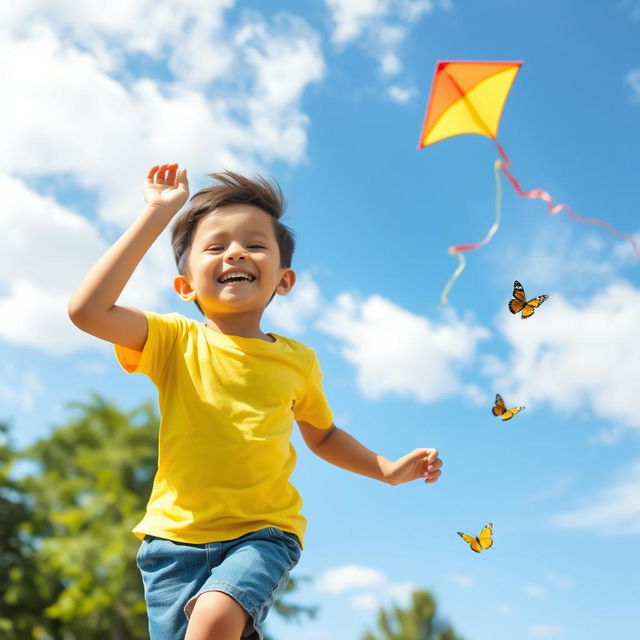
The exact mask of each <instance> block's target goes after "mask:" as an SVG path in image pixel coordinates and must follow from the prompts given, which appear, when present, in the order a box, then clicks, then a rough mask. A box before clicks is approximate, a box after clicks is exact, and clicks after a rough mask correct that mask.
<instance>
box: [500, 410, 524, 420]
mask: <svg viewBox="0 0 640 640" xmlns="http://www.w3.org/2000/svg"><path fill="white" fill-rule="evenodd" d="M523 409H524V407H511V409H506V410H505V411H504V413H503V414H502V415H501V416H500V417H501V418H502V419H503V420H511V418H513V416H515V415H516V413H520V412H521V411H522V410H523Z"/></svg>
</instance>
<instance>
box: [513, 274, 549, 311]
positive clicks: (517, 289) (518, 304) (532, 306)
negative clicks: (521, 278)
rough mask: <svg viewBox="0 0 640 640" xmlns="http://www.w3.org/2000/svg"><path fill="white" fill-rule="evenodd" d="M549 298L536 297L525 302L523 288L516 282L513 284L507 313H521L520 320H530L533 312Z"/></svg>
mask: <svg viewBox="0 0 640 640" xmlns="http://www.w3.org/2000/svg"><path fill="white" fill-rule="evenodd" d="M548 297H549V296H538V297H537V298H531V300H527V297H526V296H525V295H524V287H523V286H522V285H521V284H520V283H519V282H518V281H517V280H516V281H515V282H514V283H513V298H511V300H510V301H509V311H511V313H520V312H521V311H522V316H521V318H522V319H523V320H525V319H526V318H530V317H531V316H532V315H533V314H534V312H535V310H536V309H537V308H538V307H539V306H540V305H541V304H542V303H543V302H544V301H545V300H546V299H547V298H548Z"/></svg>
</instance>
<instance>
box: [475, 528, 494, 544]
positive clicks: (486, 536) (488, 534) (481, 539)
mask: <svg viewBox="0 0 640 640" xmlns="http://www.w3.org/2000/svg"><path fill="white" fill-rule="evenodd" d="M492 536H493V525H492V524H491V523H489V524H488V525H487V526H486V527H483V529H482V531H481V532H480V535H479V536H478V537H477V538H476V540H477V541H478V543H479V544H480V546H481V547H482V548H483V549H489V548H490V547H492V546H493V537H492Z"/></svg>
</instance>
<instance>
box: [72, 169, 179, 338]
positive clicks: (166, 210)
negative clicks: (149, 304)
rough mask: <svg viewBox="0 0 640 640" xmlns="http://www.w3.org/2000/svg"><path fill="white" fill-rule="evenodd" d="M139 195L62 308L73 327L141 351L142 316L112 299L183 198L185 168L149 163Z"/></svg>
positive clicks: (144, 326)
mask: <svg viewBox="0 0 640 640" xmlns="http://www.w3.org/2000/svg"><path fill="white" fill-rule="evenodd" d="M144 196H145V202H146V207H145V208H144V209H143V211H142V213H141V214H140V215H139V216H138V218H137V219H136V220H135V221H134V222H133V224H132V225H131V226H130V227H129V228H128V229H127V230H126V231H125V232H124V234H123V235H122V236H121V237H120V238H119V239H118V240H117V241H116V242H115V244H114V245H113V246H112V247H111V248H110V249H109V250H108V251H107V252H106V253H105V254H104V255H103V256H102V257H101V258H100V259H99V260H98V262H96V264H95V265H94V266H93V267H92V268H91V269H90V270H89V272H88V273H87V274H86V275H85V277H84V278H83V280H82V282H81V283H80V285H79V286H78V288H77V289H76V291H75V293H74V294H73V296H72V298H71V300H70V301H69V307H68V312H69V317H70V318H71V321H72V322H73V323H74V324H75V325H76V326H77V327H78V328H79V329H82V330H83V331H86V332H87V333H90V334H92V335H94V336H97V337H98V338H102V339H103V340H107V341H108V342H112V343H114V344H120V345H122V346H124V347H129V348H130V349H135V350H136V351H142V349H143V348H144V345H145V342H146V340H147V333H148V324H147V318H146V316H145V315H144V314H143V313H142V311H140V310H138V309H133V308H131V307H123V306H118V305H116V301H117V299H118V297H119V296H120V294H121V293H122V290H123V289H124V287H125V285H126V284H127V282H128V281H129V279H130V278H131V275H132V274H133V272H134V270H135V268H136V267H137V266H138V264H139V262H140V261H141V260H142V258H143V256H144V255H145V253H146V252H147V251H148V249H149V247H150V246H151V245H152V244H153V243H154V242H155V240H156V238H157V237H158V236H159V235H160V234H161V233H162V231H163V230H164V229H165V227H166V226H167V225H168V224H169V222H170V221H171V218H173V216H174V215H175V214H176V213H177V212H178V211H179V210H180V208H181V207H182V205H183V204H184V203H185V202H186V200H187V198H188V196H189V185H188V182H187V175H186V169H182V170H181V171H178V165H177V164H172V165H167V164H163V165H160V166H155V167H152V168H151V169H150V170H149V173H148V174H147V177H146V180H145V188H144Z"/></svg>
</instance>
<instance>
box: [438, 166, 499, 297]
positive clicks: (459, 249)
mask: <svg viewBox="0 0 640 640" xmlns="http://www.w3.org/2000/svg"><path fill="white" fill-rule="evenodd" d="M501 167H502V163H501V162H500V160H496V161H495V162H494V163H493V175H494V178H495V181H496V207H495V211H496V213H495V218H494V220H493V224H492V225H491V228H490V229H489V231H488V232H487V235H486V236H485V238H484V240H481V241H480V242H476V243H473V244H457V245H454V246H452V247H449V254H450V255H452V256H456V258H458V266H457V267H456V270H455V271H454V272H453V274H452V275H451V277H450V278H449V281H448V282H447V284H446V285H445V287H444V289H443V290H442V293H441V294H440V303H441V304H442V305H443V306H444V305H446V304H447V297H448V295H449V291H451V288H452V287H453V285H454V284H455V282H456V280H457V279H458V277H459V276H460V274H461V273H462V272H463V271H464V268H465V266H466V265H467V260H466V258H465V257H464V253H463V252H464V251H473V250H474V249H479V248H480V247H483V246H484V245H485V244H487V242H489V240H491V238H493V236H494V234H495V232H496V231H497V230H498V228H499V227H500V220H501V219H502V183H501V182H500V169H501Z"/></svg>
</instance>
